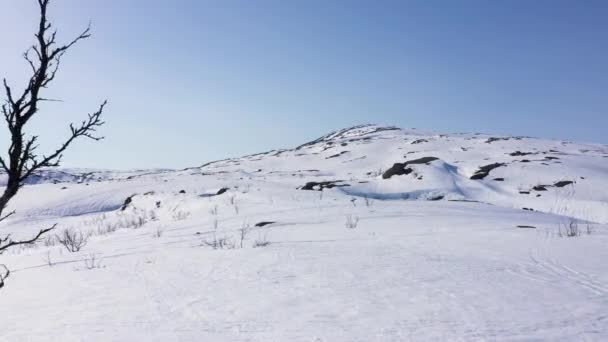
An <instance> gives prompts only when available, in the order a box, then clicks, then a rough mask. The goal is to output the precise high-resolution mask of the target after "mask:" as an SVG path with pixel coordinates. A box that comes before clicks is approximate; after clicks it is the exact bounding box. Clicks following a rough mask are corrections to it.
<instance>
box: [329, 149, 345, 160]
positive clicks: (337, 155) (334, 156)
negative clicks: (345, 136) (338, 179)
mask: <svg viewBox="0 0 608 342" xmlns="http://www.w3.org/2000/svg"><path fill="white" fill-rule="evenodd" d="M345 153H348V151H342V152H340V153H336V154H334V155H331V156H329V157H326V158H325V159H331V158H338V157H339V156H341V155H343V154H345Z"/></svg>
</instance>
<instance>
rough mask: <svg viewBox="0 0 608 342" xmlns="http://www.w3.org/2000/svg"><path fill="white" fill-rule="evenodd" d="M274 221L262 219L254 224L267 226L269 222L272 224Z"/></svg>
mask: <svg viewBox="0 0 608 342" xmlns="http://www.w3.org/2000/svg"><path fill="white" fill-rule="evenodd" d="M273 223H276V222H275V221H262V222H258V223H256V224H255V226H256V227H264V226H267V225H269V224H273Z"/></svg>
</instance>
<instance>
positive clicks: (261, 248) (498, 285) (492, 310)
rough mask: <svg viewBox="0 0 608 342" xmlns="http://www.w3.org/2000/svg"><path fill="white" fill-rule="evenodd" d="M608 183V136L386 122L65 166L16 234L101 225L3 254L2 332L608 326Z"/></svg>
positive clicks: (529, 335)
mask: <svg viewBox="0 0 608 342" xmlns="http://www.w3.org/2000/svg"><path fill="white" fill-rule="evenodd" d="M429 157H432V158H429ZM421 158H424V159H421ZM395 163H402V165H397V167H393V165H394V164H395ZM488 166H490V167H488ZM490 169H491V170H490ZM387 170H391V171H396V172H389V173H387V172H386V171H387ZM393 173H397V174H399V173H401V175H392V176H391V177H389V175H390V174H393ZM471 178H473V179H471ZM313 182H315V183H313ZM317 183H318V184H317ZM321 188H323V191H319V190H320V189H321ZM220 189H223V190H222V191H219V190H220ZM307 189H310V190H307ZM606 189H608V146H606V145H599V144H577V143H571V142H562V141H554V140H542V139H535V138H526V137H493V136H487V135H482V134H447V135H441V134H434V133H432V132H422V131H418V130H402V129H395V128H390V127H381V126H371V125H370V126H359V127H354V128H350V129H345V130H341V131H337V132H334V133H332V134H329V135H327V136H324V137H322V138H320V139H318V140H316V141H313V142H311V143H308V144H304V145H302V146H300V147H298V148H294V149H289V150H278V151H270V152H267V153H262V154H258V155H252V156H246V157H242V158H236V159H228V160H223V161H218V162H212V163H208V164H206V165H203V166H202V167H195V168H189V169H186V170H175V171H171V170H141V171H131V172H113V171H107V170H106V171H95V170H59V171H58V170H55V171H49V172H47V173H45V174H42V175H40V176H39V177H37V178H35V179H32V180H30V185H28V186H26V187H24V188H23V189H22V190H21V193H20V194H19V195H18V196H17V198H15V200H14V201H13V202H12V203H11V207H13V208H14V209H17V210H18V214H17V215H15V216H14V217H11V218H10V219H9V220H7V221H6V222H4V223H3V225H2V226H1V227H0V233H6V232H13V233H14V236H16V237H19V236H23V237H27V236H29V235H31V234H32V233H33V232H35V231H37V229H40V228H44V227H48V226H50V225H52V224H54V223H57V224H58V226H57V228H56V231H55V232H56V234H57V235H62V233H63V231H64V230H66V229H67V230H69V231H71V232H75V233H76V234H79V233H80V234H82V235H83V236H84V237H88V240H87V243H86V244H85V245H84V246H83V247H82V248H81V250H80V251H77V252H69V251H68V250H67V249H66V248H65V247H64V246H62V245H61V243H59V242H58V238H56V237H53V236H51V237H49V238H47V239H44V240H43V241H40V242H39V243H38V244H37V245H36V246H28V247H26V248H21V249H16V250H12V251H9V252H7V253H5V254H3V255H2V256H0V262H1V263H3V264H6V265H7V266H9V267H10V268H11V270H12V274H11V277H10V278H9V279H8V280H7V284H6V286H5V288H3V289H2V290H0V317H1V318H2V319H0V340H1V341H477V340H508V341H511V340H517V341H529V340H548V341H583V340H584V341H604V340H608V262H606V260H608V248H607V247H608V229H607V228H608V226H607V224H608V191H606ZM218 191H219V192H220V193H221V194H219V195H218V194H217V193H218ZM127 198H130V200H127ZM524 208H526V209H525V210H524ZM256 225H257V226H256ZM570 228H572V229H574V228H577V229H578V231H579V232H580V234H577V236H575V237H568V236H567V235H568V233H569V230H570ZM220 245H221V246H220Z"/></svg>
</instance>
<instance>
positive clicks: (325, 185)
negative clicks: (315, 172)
mask: <svg viewBox="0 0 608 342" xmlns="http://www.w3.org/2000/svg"><path fill="white" fill-rule="evenodd" d="M341 182H343V181H341V180H337V181H325V182H308V183H306V184H305V185H304V186H303V187H301V188H300V190H312V191H323V189H331V188H335V187H344V186H350V184H338V183H341Z"/></svg>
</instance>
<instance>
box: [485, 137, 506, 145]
mask: <svg viewBox="0 0 608 342" xmlns="http://www.w3.org/2000/svg"><path fill="white" fill-rule="evenodd" d="M501 140H509V138H496V137H490V138H488V140H486V144H491V143H493V142H495V141H501Z"/></svg>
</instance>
